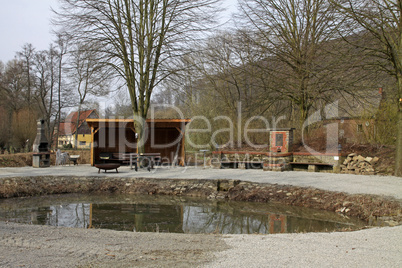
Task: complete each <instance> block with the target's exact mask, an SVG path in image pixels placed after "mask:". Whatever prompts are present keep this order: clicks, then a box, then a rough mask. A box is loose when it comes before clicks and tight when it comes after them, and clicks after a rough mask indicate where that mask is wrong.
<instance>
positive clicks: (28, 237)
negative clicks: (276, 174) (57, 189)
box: [0, 222, 402, 268]
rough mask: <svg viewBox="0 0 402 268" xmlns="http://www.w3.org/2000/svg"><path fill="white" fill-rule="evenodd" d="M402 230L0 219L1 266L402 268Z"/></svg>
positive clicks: (397, 228)
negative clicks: (117, 227)
mask: <svg viewBox="0 0 402 268" xmlns="http://www.w3.org/2000/svg"><path fill="white" fill-rule="evenodd" d="M401 241H402V226H399V227H392V228H391V227H388V228H374V229H368V230H362V231H357V232H344V233H308V234H274V235H225V236H221V235H189V234H186V235H185V234H160V233H132V232H117V231H112V230H94V229H89V230H88V229H73V228H61V227H58V228H56V227H49V226H32V225H19V224H14V223H8V224H7V223H3V222H0V267H173V266H174V267H232V268H233V267H289V266H292V267H402V243H401Z"/></svg>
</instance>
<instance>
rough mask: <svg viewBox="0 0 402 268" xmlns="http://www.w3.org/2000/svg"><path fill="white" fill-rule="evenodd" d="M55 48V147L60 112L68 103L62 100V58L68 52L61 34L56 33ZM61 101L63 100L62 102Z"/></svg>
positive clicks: (63, 36)
mask: <svg viewBox="0 0 402 268" xmlns="http://www.w3.org/2000/svg"><path fill="white" fill-rule="evenodd" d="M56 36H57V40H56V47H55V53H57V112H56V118H55V124H56V126H57V133H56V139H55V143H56V144H55V145H56V146H57V145H58V143H59V129H58V128H59V126H60V122H61V112H62V108H64V105H65V103H67V102H68V101H66V100H64V98H63V66H64V56H65V55H66V54H67V52H68V38H67V36H66V35H63V34H61V33H56ZM62 99H63V100H62Z"/></svg>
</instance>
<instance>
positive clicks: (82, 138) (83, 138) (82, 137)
mask: <svg viewBox="0 0 402 268" xmlns="http://www.w3.org/2000/svg"><path fill="white" fill-rule="evenodd" d="M77 140H78V144H77V147H78V149H89V148H91V134H79V135H78V137H77ZM61 141H62V142H63V144H60V142H61ZM81 142H85V145H81V144H80V143H81ZM69 143H71V144H72V145H73V146H74V143H75V136H59V144H58V147H59V148H62V147H63V145H64V144H69Z"/></svg>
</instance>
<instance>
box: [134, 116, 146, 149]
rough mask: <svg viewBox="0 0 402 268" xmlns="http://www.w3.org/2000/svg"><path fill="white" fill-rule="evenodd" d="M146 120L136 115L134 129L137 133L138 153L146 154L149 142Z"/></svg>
mask: <svg viewBox="0 0 402 268" xmlns="http://www.w3.org/2000/svg"><path fill="white" fill-rule="evenodd" d="M146 128H147V125H146V120H145V119H144V118H143V117H141V116H139V115H138V114H134V129H135V133H137V153H138V154H141V153H145V142H146V140H147V137H146V135H145V134H146V133H145V132H146Z"/></svg>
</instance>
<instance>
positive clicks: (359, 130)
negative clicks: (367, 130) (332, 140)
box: [357, 124, 363, 133]
mask: <svg viewBox="0 0 402 268" xmlns="http://www.w3.org/2000/svg"><path fill="white" fill-rule="evenodd" d="M357 132H358V133H362V132H363V125H362V124H357Z"/></svg>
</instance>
